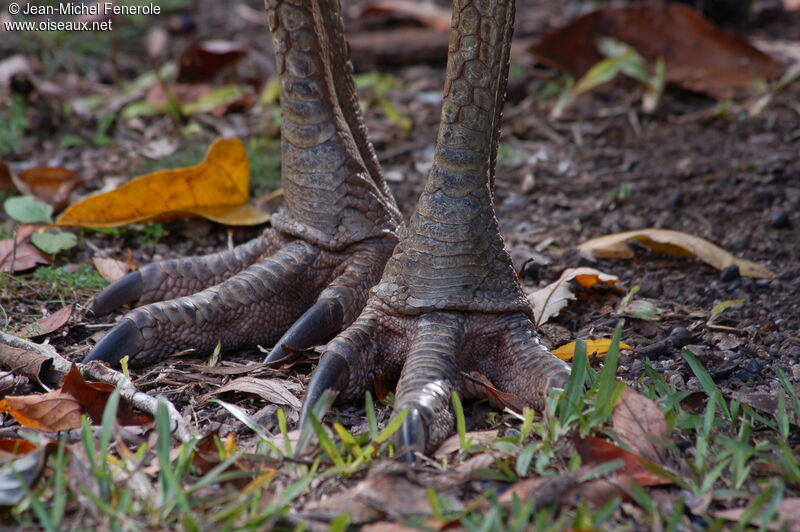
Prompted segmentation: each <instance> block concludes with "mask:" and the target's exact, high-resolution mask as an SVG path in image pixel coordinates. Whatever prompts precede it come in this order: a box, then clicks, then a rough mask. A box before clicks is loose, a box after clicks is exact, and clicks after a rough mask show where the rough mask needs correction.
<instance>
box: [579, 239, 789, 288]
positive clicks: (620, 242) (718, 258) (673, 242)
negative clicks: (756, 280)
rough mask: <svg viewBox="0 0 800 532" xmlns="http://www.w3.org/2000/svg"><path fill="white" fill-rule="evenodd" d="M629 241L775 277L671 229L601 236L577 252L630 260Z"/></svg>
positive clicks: (719, 266) (716, 265) (720, 266)
mask: <svg viewBox="0 0 800 532" xmlns="http://www.w3.org/2000/svg"><path fill="white" fill-rule="evenodd" d="M628 240H636V241H638V242H639V243H641V244H643V245H645V246H647V247H649V248H651V249H653V250H655V251H659V252H661V253H666V254H667V255H674V256H678V257H697V258H698V259H700V260H701V261H703V262H705V263H706V264H709V265H711V266H713V267H714V268H717V269H718V270H724V269H725V268H727V267H728V266H731V265H732V264H735V265H737V266H739V271H740V273H741V274H742V275H744V276H745V277H772V276H773V275H774V273H772V272H771V271H770V270H769V269H768V268H766V267H764V266H762V265H760V264H758V263H756V262H752V261H749V260H745V259H740V258H738V257H735V256H734V255H732V254H731V253H728V252H727V251H725V250H724V249H722V248H721V247H719V246H717V245H715V244H712V243H711V242H709V241H708V240H705V239H703V238H700V237H697V236H694V235H690V234H688V233H682V232H680V231H671V230H669V229H639V230H636V231H627V232H624V233H615V234H613V235H606V236H601V237H600V238H595V239H593V240H589V241H588V242H584V243H583V244H581V245H580V246H578V249H580V250H581V251H583V252H584V253H587V254H589V255H591V256H593V257H596V258H600V259H611V258H620V259H630V258H633V250H631V248H629V247H628V245H627V241H628Z"/></svg>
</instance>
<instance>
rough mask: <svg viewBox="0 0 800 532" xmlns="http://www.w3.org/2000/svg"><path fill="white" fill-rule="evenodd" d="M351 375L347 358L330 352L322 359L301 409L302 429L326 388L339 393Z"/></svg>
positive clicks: (309, 384) (312, 377)
mask: <svg viewBox="0 0 800 532" xmlns="http://www.w3.org/2000/svg"><path fill="white" fill-rule="evenodd" d="M349 375H350V368H349V366H348V364H347V360H345V359H344V358H343V357H341V356H339V355H338V354H336V353H330V354H328V355H326V356H324V357H322V358H321V359H320V361H319V366H317V369H316V371H314V375H312V376H311V382H309V383H308V390H306V397H305V399H304V400H303V409H302V410H301V411H300V427H301V430H302V427H303V426H304V425H305V424H306V422H307V421H308V413H309V412H310V411H311V409H312V408H313V407H314V405H315V404H317V401H319V399H320V397H322V394H323V393H324V392H325V390H330V391H331V392H333V394H334V395H336V394H338V393H339V392H340V391H342V387H343V386H344V384H345V383H346V382H347V379H348V377H349Z"/></svg>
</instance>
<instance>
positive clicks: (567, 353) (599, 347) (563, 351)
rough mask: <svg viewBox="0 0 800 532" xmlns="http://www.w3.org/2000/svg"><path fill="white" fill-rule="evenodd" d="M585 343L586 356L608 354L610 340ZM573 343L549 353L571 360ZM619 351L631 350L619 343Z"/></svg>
mask: <svg viewBox="0 0 800 532" xmlns="http://www.w3.org/2000/svg"><path fill="white" fill-rule="evenodd" d="M584 342H585V343H586V354H587V355H589V356H592V355H597V356H602V355H605V354H606V353H608V348H609V347H611V338H590V339H588V340H584ZM575 344H576V343H575V342H570V343H568V344H564V345H562V346H560V347H557V348H555V349H553V350H551V351H550V352H551V353H553V354H554V355H555V356H557V357H558V358H560V359H561V360H572V357H574V356H575ZM619 348H620V349H632V348H631V346H629V345H628V344H626V343H624V342H620V343H619Z"/></svg>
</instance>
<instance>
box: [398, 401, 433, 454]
mask: <svg viewBox="0 0 800 532" xmlns="http://www.w3.org/2000/svg"><path fill="white" fill-rule="evenodd" d="M426 425H427V424H426V423H425V420H424V416H423V414H422V412H420V410H419V409H417V408H413V407H412V408H410V409H409V411H408V415H407V416H406V418H405V419H404V420H403V424H402V425H401V426H400V430H398V431H397V435H396V436H395V447H396V448H397V458H398V459H399V460H401V461H403V462H413V461H414V460H415V459H416V453H418V452H419V453H424V452H425V449H426V446H427V445H428V429H427V428H426Z"/></svg>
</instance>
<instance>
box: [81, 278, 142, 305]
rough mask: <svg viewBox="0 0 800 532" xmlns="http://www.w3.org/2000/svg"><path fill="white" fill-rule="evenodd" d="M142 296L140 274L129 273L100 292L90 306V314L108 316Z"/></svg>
mask: <svg viewBox="0 0 800 532" xmlns="http://www.w3.org/2000/svg"><path fill="white" fill-rule="evenodd" d="M141 295H142V274H141V272H139V271H135V272H131V273H129V274H127V275H125V276H124V277H122V278H120V279H117V280H116V281H114V282H113V283H111V285H110V286H107V287H106V289H105V290H103V291H102V292H100V295H98V296H97V298H95V300H94V304H93V305H92V312H94V313H95V314H97V315H98V316H100V315H103V314H108V313H109V312H111V311H112V310H115V309H117V308H119V307H121V306H122V305H125V304H126V303H132V302H134V301H136V300H137V299H139V297H140V296H141Z"/></svg>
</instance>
